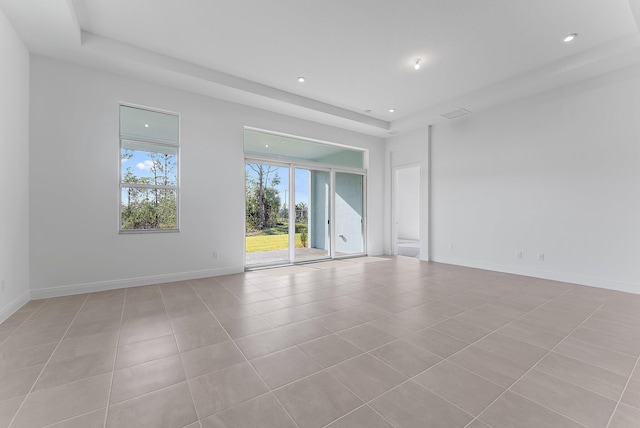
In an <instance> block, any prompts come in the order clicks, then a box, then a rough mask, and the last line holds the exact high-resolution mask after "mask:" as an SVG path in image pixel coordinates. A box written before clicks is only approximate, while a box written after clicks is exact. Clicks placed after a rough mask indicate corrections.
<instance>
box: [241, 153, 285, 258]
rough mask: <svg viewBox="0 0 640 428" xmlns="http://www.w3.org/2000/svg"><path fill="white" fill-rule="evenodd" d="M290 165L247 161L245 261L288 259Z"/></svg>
mask: <svg viewBox="0 0 640 428" xmlns="http://www.w3.org/2000/svg"><path fill="white" fill-rule="evenodd" d="M288 191H289V168H288V167H285V166H277V165H269V164H265V163H247V164H246V168H245V205H246V211H245V212H246V218H245V245H246V247H245V248H246V254H245V264H246V265H247V266H260V265H270V264H282V263H289V262H290V260H291V259H290V256H289V254H290V253H289V200H288V198H287V192H288Z"/></svg>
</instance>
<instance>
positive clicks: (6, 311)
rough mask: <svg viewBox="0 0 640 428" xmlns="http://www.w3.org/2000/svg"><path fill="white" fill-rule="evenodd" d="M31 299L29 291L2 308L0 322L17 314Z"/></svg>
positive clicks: (0, 309)
mask: <svg viewBox="0 0 640 428" xmlns="http://www.w3.org/2000/svg"><path fill="white" fill-rule="evenodd" d="M29 300H31V297H30V295H29V292H28V291H27V292H26V293H24V294H23V295H22V296H20V297H18V298H17V299H15V300H14V301H13V302H10V303H9V304H8V305H6V306H5V307H4V308H0V324H2V323H3V322H4V321H5V320H7V319H8V318H9V317H10V316H11V315H13V314H15V313H16V311H17V310H18V309H20V308H21V307H23V306H24V305H25V304H26V303H27V302H28V301H29Z"/></svg>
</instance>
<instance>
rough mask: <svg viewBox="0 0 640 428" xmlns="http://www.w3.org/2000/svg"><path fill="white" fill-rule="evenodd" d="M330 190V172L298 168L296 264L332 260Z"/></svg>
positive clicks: (296, 187) (296, 177)
mask: <svg viewBox="0 0 640 428" xmlns="http://www.w3.org/2000/svg"><path fill="white" fill-rule="evenodd" d="M330 188H331V174H330V173H329V171H320V170H314V169H307V168H296V169H295V208H296V212H295V224H296V249H295V255H294V261H296V262H303V261H310V260H319V259H326V258H328V257H330V249H331V240H330V231H329V226H330V223H329V216H330V210H329V199H330V195H331V193H330Z"/></svg>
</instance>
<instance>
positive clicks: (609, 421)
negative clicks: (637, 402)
mask: <svg viewBox="0 0 640 428" xmlns="http://www.w3.org/2000/svg"><path fill="white" fill-rule="evenodd" d="M638 367H640V356H639V357H638V358H637V359H636V364H635V365H634V366H633V370H631V373H630V374H629V377H628V378H627V383H625V385H624V388H623V389H622V393H620V398H619V399H618V402H617V403H616V405H615V407H614V408H613V412H611V416H609V420H608V421H607V425H606V427H605V428H609V425H611V421H613V416H614V415H615V414H616V411H617V410H618V407H620V403H622V397H624V393H625V392H627V387H628V386H629V383H631V380H632V379H631V378H632V377H633V375H634V374H635V372H636V370H638ZM631 407H634V408H635V406H631Z"/></svg>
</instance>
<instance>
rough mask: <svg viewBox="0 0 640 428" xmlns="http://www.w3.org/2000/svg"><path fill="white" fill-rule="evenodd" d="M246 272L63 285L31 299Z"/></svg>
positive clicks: (38, 292)
mask: <svg viewBox="0 0 640 428" xmlns="http://www.w3.org/2000/svg"><path fill="white" fill-rule="evenodd" d="M241 272H244V267H243V266H239V267H226V268H220V269H206V270H198V271H192V272H179V273H171V274H165V275H151V276H143V277H138V278H127V279H116V280H109V281H98V282H89V283H86V284H74V285H63V286H58V287H49V288H40V289H35V290H31V299H33V300H37V299H49V298H52V297H62V296H71V295H74V294H83V293H95V292H97V291H107V290H116V289H118V288H127V287H137V286H140V285H151V284H161V283H165V282H174V281H186V280H189V279H198V278H208V277H210V276H220V275H229V274H233V273H241Z"/></svg>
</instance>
